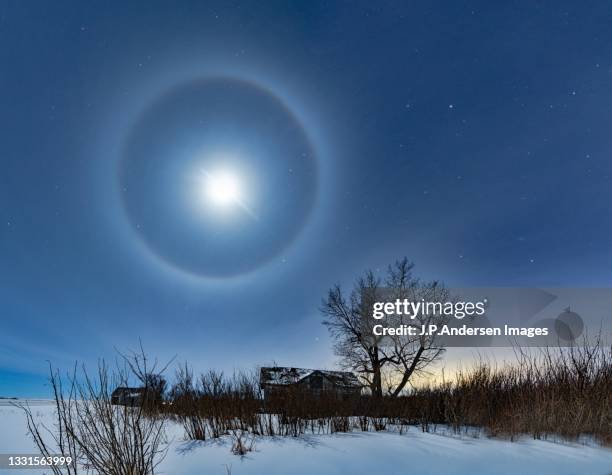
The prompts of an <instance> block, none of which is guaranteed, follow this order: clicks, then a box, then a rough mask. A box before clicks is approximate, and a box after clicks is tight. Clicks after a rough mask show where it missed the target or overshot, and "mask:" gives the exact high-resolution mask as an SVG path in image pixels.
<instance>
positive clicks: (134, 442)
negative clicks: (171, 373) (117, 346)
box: [22, 359, 166, 475]
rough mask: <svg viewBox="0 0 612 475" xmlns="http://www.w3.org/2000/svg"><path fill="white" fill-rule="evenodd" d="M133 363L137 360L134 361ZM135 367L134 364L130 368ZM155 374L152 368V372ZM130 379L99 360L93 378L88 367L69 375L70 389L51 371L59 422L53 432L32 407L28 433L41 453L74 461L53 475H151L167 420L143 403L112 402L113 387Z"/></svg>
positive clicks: (159, 456)
mask: <svg viewBox="0 0 612 475" xmlns="http://www.w3.org/2000/svg"><path fill="white" fill-rule="evenodd" d="M130 362H131V363H132V364H136V363H134V360H133V359H132V360H130ZM129 366H130V367H131V365H129ZM152 370H154V368H152ZM130 376H133V375H130V374H129V373H128V372H125V371H124V370H123V369H121V368H120V367H118V368H117V371H116V372H113V373H112V374H111V373H110V371H109V368H108V366H107V365H106V364H105V363H104V361H101V362H100V363H99V364H98V369H97V372H96V373H95V375H94V376H93V377H92V376H91V375H90V374H89V373H88V372H87V371H86V369H85V368H84V367H81V368H80V369H78V367H77V366H76V365H75V367H74V370H73V372H72V373H71V374H70V375H68V376H67V378H66V380H67V381H68V384H67V385H64V384H63V381H62V378H61V377H60V375H59V373H58V372H57V371H54V370H53V369H52V368H50V382H51V387H52V388H53V393H54V398H55V406H56V414H55V417H56V421H55V427H54V428H49V427H47V426H45V425H44V424H42V423H41V422H39V421H38V420H37V419H36V417H35V415H34V414H33V413H32V410H31V409H30V407H28V406H22V409H23V410H24V411H25V414H26V417H27V423H28V429H29V432H30V435H31V436H32V438H33V440H34V442H35V443H36V445H37V447H38V449H39V450H40V452H41V454H43V455H45V456H49V455H54V454H55V455H57V454H59V455H62V456H64V457H71V459H72V460H73V464H71V465H70V466H68V467H65V466H64V467H52V466H51V467H49V468H50V469H51V470H52V471H53V473H54V474H57V475H59V474H60V473H68V474H69V475H77V474H78V473H79V471H81V472H83V471H84V472H85V473H90V472H92V471H93V472H94V473H98V474H102V475H151V474H153V473H155V469H156V467H157V466H158V464H159V463H160V462H161V461H162V460H163V458H164V456H165V453H166V449H165V448H164V446H165V430H164V421H165V420H164V418H163V417H161V416H159V415H157V414H152V413H151V412H150V411H145V407H144V404H143V405H133V406H118V405H113V404H112V397H111V395H112V390H113V388H114V387H115V386H126V385H127V383H128V381H129V379H130Z"/></svg>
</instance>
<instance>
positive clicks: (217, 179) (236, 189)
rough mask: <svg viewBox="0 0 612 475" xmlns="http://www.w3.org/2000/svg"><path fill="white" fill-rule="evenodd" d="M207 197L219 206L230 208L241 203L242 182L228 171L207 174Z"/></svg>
mask: <svg viewBox="0 0 612 475" xmlns="http://www.w3.org/2000/svg"><path fill="white" fill-rule="evenodd" d="M205 187H206V197H207V198H208V200H209V201H210V202H211V203H213V204H215V205H218V206H228V205H232V204H236V203H238V204H239V203H240V198H241V196H240V182H239V180H238V178H237V177H236V176H235V175H234V174H232V173H230V172H227V171H219V172H214V173H207V174H206V182H205Z"/></svg>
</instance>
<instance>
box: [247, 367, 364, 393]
mask: <svg viewBox="0 0 612 475" xmlns="http://www.w3.org/2000/svg"><path fill="white" fill-rule="evenodd" d="M259 384H260V387H261V389H263V391H264V398H265V399H269V398H270V397H274V396H282V395H284V394H287V393H289V392H290V391H292V390H293V391H299V392H301V393H303V394H308V395H312V396H320V395H322V394H328V395H329V394H331V395H335V396H337V397H339V398H343V399H346V398H349V397H355V396H359V395H360V394H361V388H362V385H361V384H360V383H359V380H358V379H357V377H356V376H355V375H354V374H353V373H351V372H346V371H323V370H319V369H304V368H282V367H278V366H274V367H265V368H261V371H260V377H259Z"/></svg>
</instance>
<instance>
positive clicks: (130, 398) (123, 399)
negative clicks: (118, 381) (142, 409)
mask: <svg viewBox="0 0 612 475" xmlns="http://www.w3.org/2000/svg"><path fill="white" fill-rule="evenodd" d="M145 392H146V390H145V388H128V387H118V388H117V389H115V390H114V391H113V393H112V394H111V404H114V405H117V406H141V405H142V403H143V401H144V397H145Z"/></svg>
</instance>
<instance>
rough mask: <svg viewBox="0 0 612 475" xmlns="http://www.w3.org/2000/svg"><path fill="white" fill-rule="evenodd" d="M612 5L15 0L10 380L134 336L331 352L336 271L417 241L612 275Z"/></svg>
mask: <svg viewBox="0 0 612 475" xmlns="http://www.w3.org/2000/svg"><path fill="white" fill-rule="evenodd" d="M611 24H612V6H610V4H609V2H604V1H600V2H588V3H581V2H563V1H556V2H523V3H522V4H519V3H518V2H503V3H502V2H485V1H483V2H454V1H448V2H411V3H408V2H384V3H383V4H375V3H373V2H354V3H350V4H349V3H344V2H317V1H312V2H272V1H270V2H257V3H254V2H244V3H241V2H232V1H225V2H218V3H217V2H193V3H191V2H155V1H153V2H146V3H138V4H137V3H136V2H131V3H128V2H114V4H110V3H108V2H100V3H96V2H76V1H75V2H61V1H57V2H23V1H7V0H3V1H1V2H0V65H1V67H0V160H1V162H0V163H1V168H0V305H1V310H0V312H1V313H0V315H1V319H2V320H1V322H2V326H1V332H0V396H1V395H5V396H13V395H16V396H39V395H45V394H46V391H47V389H46V388H45V387H44V386H43V383H44V380H45V375H46V364H47V363H46V361H47V360H50V361H51V362H53V363H54V364H55V365H56V366H59V367H67V366H68V365H70V363H72V362H73V361H74V360H77V359H78V360H80V361H85V362H95V360H96V358H98V357H109V356H110V357H112V354H113V351H114V348H118V349H122V350H125V349H126V348H133V347H135V346H136V345H137V344H138V339H139V338H141V339H142V341H143V344H144V345H145V348H147V349H148V350H149V351H150V352H151V353H154V354H156V355H157V356H158V357H160V358H161V359H164V358H169V357H171V356H173V355H175V354H176V355H177V356H178V359H179V360H180V361H185V360H188V361H190V362H191V363H193V364H194V365H195V366H196V367H197V368H204V367H216V368H220V369H224V370H226V371H232V370H233V369H234V368H247V369H248V368H252V367H254V366H255V365H258V364H269V363H272V362H276V363H278V364H281V365H295V366H301V367H315V366H326V367H330V366H332V365H333V364H334V362H335V357H334V356H333V353H332V350H331V342H330V340H329V338H328V336H327V333H326V330H325V328H324V327H322V325H321V324H320V321H321V318H320V315H319V312H318V308H319V305H320V301H321V298H322V297H323V296H324V294H325V292H326V289H328V288H329V287H330V286H331V285H333V284H334V283H336V282H339V283H341V284H343V285H344V286H346V287H348V286H350V285H351V283H352V282H353V281H354V279H355V277H357V276H358V275H359V274H360V273H361V271H362V270H364V269H365V268H368V267H371V268H373V269H379V270H381V271H382V270H384V268H385V267H386V265H387V264H388V263H390V262H392V261H393V260H394V259H396V258H400V257H402V256H404V255H405V256H408V258H410V259H411V260H413V261H414V262H415V263H416V268H415V271H416V273H417V274H418V275H420V276H422V277H425V278H435V279H440V280H443V281H445V282H446V283H448V284H451V285H460V286H467V285H485V286H492V285H523V286H528V285H558V286H587V285H593V286H606V285H607V286H609V285H611V284H612V276H611V274H610V270H611V269H612V253H611V251H610V234H611V232H612V216H611V211H610V210H611V205H610V203H612V155H611V154H610V151H611V150H612V134H611V133H610V130H611V124H612V29H610V25H611ZM219 170H220V171H219ZM227 170H230V171H231V172H232V173H235V175H233V178H236V179H238V180H239V189H240V191H239V193H238V195H239V196H233V197H231V200H230V201H232V202H231V203H229V205H228V203H216V204H215V203H211V199H210V196H205V195H206V192H205V190H204V191H203V188H204V189H205V188H206V187H207V186H209V185H210V184H209V182H208V181H207V180H209V179H210V176H211V175H214V174H215V173H225V172H226V171H227ZM213 198H214V197H213ZM212 201H215V200H214V199H213V200H212Z"/></svg>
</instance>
